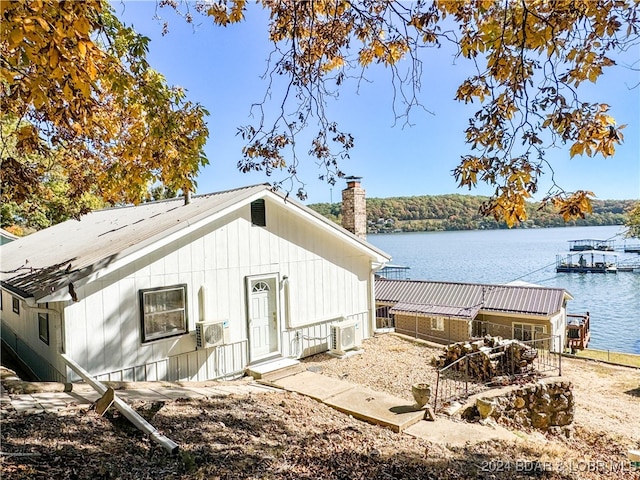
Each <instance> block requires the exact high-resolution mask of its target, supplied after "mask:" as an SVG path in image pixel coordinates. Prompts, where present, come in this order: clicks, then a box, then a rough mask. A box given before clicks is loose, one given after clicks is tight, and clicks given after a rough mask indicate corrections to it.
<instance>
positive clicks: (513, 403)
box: [475, 379, 575, 431]
mask: <svg viewBox="0 0 640 480" xmlns="http://www.w3.org/2000/svg"><path fill="white" fill-rule="evenodd" d="M475 407H476V409H477V412H478V413H479V414H480V416H481V417H482V418H483V419H486V418H488V417H491V418H493V419H494V420H496V421H498V422H500V423H505V424H507V425H510V426H514V427H524V428H531V427H533V428H536V429H538V430H543V431H548V430H550V429H552V428H554V427H565V426H567V425H570V424H571V423H572V422H573V416H574V410H575V405H574V401H573V391H572V385H571V382H567V381H562V380H548V379H547V380H540V381H537V382H535V383H530V384H527V385H522V386H516V387H512V388H510V389H508V390H507V391H505V390H504V389H501V390H500V391H499V392H496V393H495V395H491V392H485V393H484V394H483V395H482V396H481V397H480V398H477V399H476V406H475Z"/></svg>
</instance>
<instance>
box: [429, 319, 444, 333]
mask: <svg viewBox="0 0 640 480" xmlns="http://www.w3.org/2000/svg"><path fill="white" fill-rule="evenodd" d="M431 330H440V331H444V318H442V317H431Z"/></svg>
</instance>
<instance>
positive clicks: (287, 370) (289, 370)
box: [247, 358, 305, 384]
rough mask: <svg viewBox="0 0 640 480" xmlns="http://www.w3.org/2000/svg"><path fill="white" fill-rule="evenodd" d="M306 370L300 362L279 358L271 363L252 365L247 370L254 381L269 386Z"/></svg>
mask: <svg viewBox="0 0 640 480" xmlns="http://www.w3.org/2000/svg"><path fill="white" fill-rule="evenodd" d="M304 370H305V368H304V367H303V366H302V364H301V363H300V361H298V360H293V359H291V358H279V359H277V360H273V361H270V362H265V363H261V364H258V365H252V366H250V367H248V368H247V374H248V375H250V376H251V377H253V378H254V380H259V381H260V382H261V383H262V382H264V383H267V384H268V383H273V382H275V381H276V380H279V379H281V378H285V377H288V376H290V375H295V374H296V373H300V372H303V371H304Z"/></svg>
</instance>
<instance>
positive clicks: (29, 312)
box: [0, 290, 64, 380]
mask: <svg viewBox="0 0 640 480" xmlns="http://www.w3.org/2000/svg"><path fill="white" fill-rule="evenodd" d="M0 292H1V294H2V311H1V312H0V318H1V320H2V327H1V328H2V338H3V340H4V341H5V342H6V344H7V345H8V346H9V347H10V348H11V349H12V350H13V351H14V352H15V353H17V354H18V355H19V356H20V357H21V358H22V359H23V361H24V362H25V363H27V364H28V366H29V368H30V369H31V370H32V371H33V373H34V374H35V375H36V376H37V377H38V378H39V379H41V380H60V379H62V378H63V372H64V365H63V364H62V362H61V360H60V358H59V357H58V355H57V353H58V351H59V349H60V342H61V340H62V332H61V328H62V323H61V315H60V312H61V311H62V306H61V305H60V304H58V303H50V304H49V307H48V308H49V309H50V310H52V311H54V312H58V313H57V314H56V313H50V314H49V344H48V345H47V344H46V343H45V342H43V341H42V340H41V339H40V336H39V326H38V313H37V312H36V311H35V310H33V309H30V308H28V307H27V304H26V303H25V302H24V301H22V300H20V313H19V314H16V313H14V312H13V298H17V297H14V296H13V295H12V294H11V293H10V292H5V291H4V290H0ZM38 307H42V308H44V307H45V305H44V304H43V305H38Z"/></svg>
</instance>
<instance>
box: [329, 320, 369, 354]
mask: <svg viewBox="0 0 640 480" xmlns="http://www.w3.org/2000/svg"><path fill="white" fill-rule="evenodd" d="M330 328H331V345H330V350H331V353H333V354H336V355H344V354H345V353H346V352H347V351H348V350H352V349H354V348H358V347H359V346H360V343H361V340H360V334H359V332H358V330H359V328H360V324H359V323H358V322H340V323H333V324H331V325H330Z"/></svg>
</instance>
